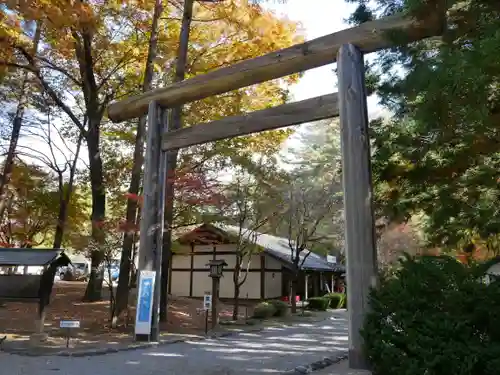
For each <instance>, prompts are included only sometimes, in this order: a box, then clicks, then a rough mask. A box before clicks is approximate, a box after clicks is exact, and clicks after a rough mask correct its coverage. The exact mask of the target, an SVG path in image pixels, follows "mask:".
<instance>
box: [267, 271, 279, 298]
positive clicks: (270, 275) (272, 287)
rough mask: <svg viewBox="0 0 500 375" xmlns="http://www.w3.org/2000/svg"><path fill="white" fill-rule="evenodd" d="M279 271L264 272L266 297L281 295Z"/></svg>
mask: <svg viewBox="0 0 500 375" xmlns="http://www.w3.org/2000/svg"><path fill="white" fill-rule="evenodd" d="M281 284H282V278H281V272H266V284H265V285H266V296H265V297H266V298H278V297H281V291H282V288H281Z"/></svg>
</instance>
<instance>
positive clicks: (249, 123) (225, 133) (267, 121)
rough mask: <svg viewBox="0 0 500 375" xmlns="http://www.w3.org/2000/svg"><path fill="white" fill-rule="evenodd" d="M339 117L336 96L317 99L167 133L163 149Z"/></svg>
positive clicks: (163, 141) (330, 95) (331, 95)
mask: <svg viewBox="0 0 500 375" xmlns="http://www.w3.org/2000/svg"><path fill="white" fill-rule="evenodd" d="M338 113H339V106H338V94H337V93H334V94H329V95H323V96H318V97H316V98H312V99H306V100H302V101H300V102H295V103H288V104H283V105H280V106H277V107H274V108H268V109H263V110H260V111H255V112H251V113H248V114H246V115H242V116H233V117H226V118H223V119H221V120H217V121H212V122H208V123H206V124H199V125H194V126H191V127H189V128H184V129H180V130H175V131H172V132H168V133H164V134H163V136H162V138H163V139H162V149H163V150H164V151H166V150H175V149H179V148H182V147H188V146H193V145H197V144H202V143H207V142H212V141H217V140H220V139H226V138H232V137H237V136H240V135H246V134H251V133H257V132H261V131H264V130H271V129H278V128H283V127H285V126H291V125H297V124H302V123H305V122H310V121H317V120H323V119H327V118H331V117H336V116H338Z"/></svg>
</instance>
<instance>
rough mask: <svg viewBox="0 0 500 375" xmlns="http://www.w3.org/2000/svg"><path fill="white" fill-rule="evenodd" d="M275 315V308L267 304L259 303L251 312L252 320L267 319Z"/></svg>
mask: <svg viewBox="0 0 500 375" xmlns="http://www.w3.org/2000/svg"><path fill="white" fill-rule="evenodd" d="M274 314H276V307H275V306H274V305H273V304H272V303H269V302H261V303H259V304H258V305H257V306H255V309H254V311H253V318H255V319H269V318H270V317H272V316H274Z"/></svg>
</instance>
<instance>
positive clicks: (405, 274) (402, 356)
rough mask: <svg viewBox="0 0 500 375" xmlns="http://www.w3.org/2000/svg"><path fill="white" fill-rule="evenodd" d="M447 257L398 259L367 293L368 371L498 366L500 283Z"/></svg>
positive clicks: (474, 373)
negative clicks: (395, 267) (392, 269)
mask: <svg viewBox="0 0 500 375" xmlns="http://www.w3.org/2000/svg"><path fill="white" fill-rule="evenodd" d="M478 270H479V268H478V267H477V266H472V265H471V266H467V265H463V264H460V263H459V262H457V261H456V260H455V259H454V258H451V257H445V256H441V257H430V256H423V257H415V258H410V257H407V258H406V259H404V260H402V261H401V267H400V268H399V269H398V270H397V271H396V272H395V274H394V275H392V276H384V277H381V279H380V283H379V286H378V288H377V289H376V290H372V291H371V293H370V296H369V300H370V305H371V311H370V313H369V314H368V315H367V317H366V319H365V324H364V327H363V330H362V335H363V337H364V342H365V352H366V355H367V356H368V358H369V360H370V362H371V365H372V368H373V374H374V375H377V374H401V375H420V374H429V375H437V374H439V375H492V374H495V373H498V371H499V370H498V369H499V368H500V324H498V319H499V318H500V282H493V283H490V284H489V285H487V284H485V283H483V282H481V278H480V276H481V273H480V272H478Z"/></svg>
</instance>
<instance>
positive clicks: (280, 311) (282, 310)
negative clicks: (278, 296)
mask: <svg viewBox="0 0 500 375" xmlns="http://www.w3.org/2000/svg"><path fill="white" fill-rule="evenodd" d="M269 303H270V304H271V305H273V306H274V308H275V309H276V312H275V313H274V316H287V315H288V313H289V311H290V310H289V308H288V303H286V302H284V301H280V300H271V301H269Z"/></svg>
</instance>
